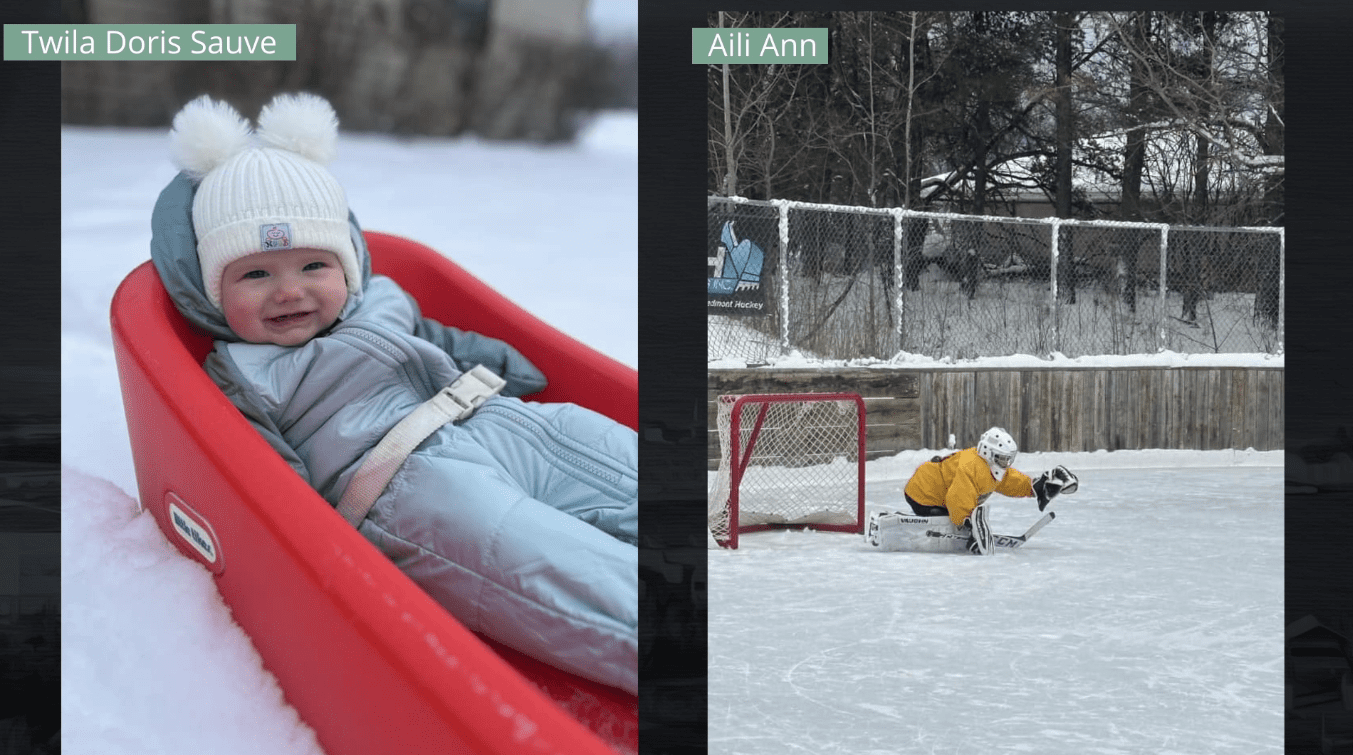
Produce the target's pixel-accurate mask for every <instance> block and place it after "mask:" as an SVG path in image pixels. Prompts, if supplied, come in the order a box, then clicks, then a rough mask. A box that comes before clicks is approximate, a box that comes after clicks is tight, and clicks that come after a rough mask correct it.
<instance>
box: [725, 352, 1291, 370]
mask: <svg viewBox="0 0 1353 755" xmlns="http://www.w3.org/2000/svg"><path fill="white" fill-rule="evenodd" d="M760 364H765V365H766V366H768V367H773V368H805V367H806V368H817V369H830V368H833V367H875V368H879V369H887V368H894V369H895V368H911V369H957V370H971V369H990V368H997V369H1019V370H1027V369H1038V368H1047V369H1068V368H1073V367H1098V368H1113V367H1123V368H1131V367H1255V368H1258V367H1267V368H1276V369H1282V368H1283V366H1284V364H1283V355H1282V354H1226V353H1223V354H1184V353H1179V352H1174V351H1162V352H1158V353H1155V354H1130V355H1113V354H1106V355H1102V356H1079V357H1068V356H1065V355H1063V354H1053V355H1052V356H1051V357H1050V358H1047V359H1044V358H1042V357H1037V356H1033V355H1030V354H1012V355H1010V356H1003V357H979V358H976V359H952V358H942V359H935V358H933V357H928V356H923V355H920V354H909V353H907V352H905V351H904V352H900V353H898V354H896V355H894V356H893V357H892V358H891V359H851V360H840V359H837V360H831V359H821V358H817V357H813V356H809V355H805V354H803V353H802V352H800V351H798V350H790V352H789V353H788V354H786V355H784V356H780V357H775V356H771V357H768V358H766V359H765V360H764V362H758V365H760ZM747 366H748V365H747V362H745V361H742V360H738V359H712V360H710V362H709V368H710V369H711V370H731V369H743V368H745V367H747Z"/></svg>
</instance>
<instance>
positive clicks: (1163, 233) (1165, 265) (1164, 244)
mask: <svg viewBox="0 0 1353 755" xmlns="http://www.w3.org/2000/svg"><path fill="white" fill-rule="evenodd" d="M1169 248H1170V226H1168V225H1161V227H1160V325H1159V327H1157V328H1156V332H1157V333H1158V334H1159V338H1160V343H1159V345H1158V346H1157V347H1156V351H1158V352H1160V351H1165V318H1166V317H1169V316H1170V314H1169V311H1168V310H1167V309H1166V303H1165V291H1166V289H1167V287H1168V282H1167V281H1166V278H1167V277H1168V275H1169V271H1170V267H1169V264H1170V260H1169V251H1168V250H1169Z"/></svg>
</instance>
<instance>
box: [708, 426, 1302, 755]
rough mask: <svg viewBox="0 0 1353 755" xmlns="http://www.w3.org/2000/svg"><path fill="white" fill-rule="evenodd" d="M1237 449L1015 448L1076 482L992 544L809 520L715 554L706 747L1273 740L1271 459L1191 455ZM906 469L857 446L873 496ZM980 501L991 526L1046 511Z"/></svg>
mask: <svg viewBox="0 0 1353 755" xmlns="http://www.w3.org/2000/svg"><path fill="white" fill-rule="evenodd" d="M1159 453H1162V452H1158V454H1159ZM1244 456H1245V453H1244V452H1237V453H1236V454H1235V455H1233V456H1230V457H1228V456H1209V455H1207V454H1202V453H1198V452H1192V453H1191V452H1179V454H1178V456H1177V457H1176V458H1177V459H1178V463H1176V464H1173V465H1172V466H1162V467H1145V466H1140V467H1139V466H1133V465H1132V464H1131V463H1130V462H1131V461H1132V460H1133V459H1134V458H1138V459H1141V458H1150V457H1134V456H1132V455H1131V454H1130V453H1129V454H1127V455H1125V456H1119V455H1118V454H1103V453H1099V454H1057V455H1055V458H1053V455H1050V454H1049V455H1038V454H1026V455H1023V456H1021V457H1020V461H1021V464H1020V466H1021V467H1022V468H1024V469H1026V470H1033V471H1039V470H1041V469H1043V468H1045V467H1048V466H1052V465H1054V464H1066V465H1067V466H1068V467H1069V468H1070V469H1071V470H1072V471H1074V472H1076V473H1077V475H1078V476H1079V477H1080V480H1081V486H1080V491H1079V492H1078V493H1076V494H1075V495H1074V496H1068V497H1066V498H1062V499H1059V500H1057V501H1055V502H1054V503H1053V505H1052V507H1051V508H1052V509H1053V510H1055V511H1056V512H1057V519H1056V521H1054V522H1053V523H1052V524H1050V525H1049V526H1048V527H1046V528H1045V529H1043V530H1042V531H1041V532H1040V533H1038V534H1037V535H1036V536H1035V537H1034V538H1033V539H1032V540H1030V541H1029V543H1028V544H1026V545H1025V546H1024V547H1023V548H1020V549H1017V550H1009V551H1007V550H1001V551H999V552H997V553H996V554H994V555H992V556H989V557H985V558H982V557H975V556H969V555H966V554H963V555H950V554H930V553H900V552H894V553H884V552H878V551H874V550H872V549H870V548H868V547H867V546H865V545H864V542H863V539H862V538H861V537H860V536H858V535H845V534H833V533H815V532H801V531H781V532H771V533H753V534H747V535H743V536H742V537H741V538H740V542H741V545H740V547H739V549H738V550H736V551H719V550H711V551H710V553H709V693H708V694H709V698H708V699H709V752H711V753H720V754H725V755H733V754H737V755H760V754H762V753H765V754H766V755H771V754H772V753H773V754H775V755H782V754H784V753H812V754H813V755H833V754H836V753H840V754H841V755H847V754H848V755H881V754H882V753H995V752H1029V753H1040V754H1042V755H1056V754H1057V753H1067V754H1071V753H1075V754H1076V755H1080V754H1082V753H1105V754H1109V755H1117V754H1119V753H1121V754H1123V755H1137V754H1138V753H1154V754H1157V755H1160V754H1165V753H1180V754H1182V753H1188V754H1189V755H1204V754H1208V753H1218V754H1220V753H1237V754H1242V753H1243V754H1245V755H1252V754H1253V753H1266V752H1271V753H1276V752H1281V751H1282V747H1283V712H1282V711H1283V641H1284V640H1283V637H1284V635H1283V632H1284V624H1283V621H1284V618H1283V506H1282V500H1283V499H1282V492H1283V488H1282V473H1281V463H1282V462H1281V457H1280V455H1279V454H1278V453H1275V452H1269V453H1265V454H1254V452H1250V457H1249V458H1257V459H1259V460H1260V463H1261V464H1266V465H1269V466H1255V465H1245V466H1234V465H1230V464H1229V462H1224V463H1227V464H1228V465H1227V466H1217V467H1202V466H1192V465H1195V464H1205V463H1215V462H1209V459H1213V460H1217V459H1230V458H1243V457H1244ZM1040 457H1041V458H1040ZM1115 457H1117V458H1115ZM1164 458H1167V459H1168V458H1169V457H1168V455H1166V456H1165V457H1164ZM1125 459H1126V460H1127V461H1128V462H1129V463H1128V464H1124V463H1123V461H1124V460H1125ZM911 467H914V465H906V464H897V463H893V464H891V466H888V467H887V468H886V469H885V468H884V465H883V464H881V463H879V462H871V465H870V471H869V474H868V482H867V493H866V494H867V501H868V505H869V506H870V507H874V506H882V505H885V504H888V505H892V504H895V503H896V502H899V501H901V497H902V488H903V486H904V485H905V482H906V478H907V476H908V474H909V471H910V468H911ZM1096 467H1101V468H1096ZM988 505H992V506H993V508H992V511H991V514H990V517H991V524H992V528H993V530H994V531H995V532H997V533H1000V534H1020V533H1022V532H1023V531H1024V529H1025V528H1027V527H1028V526H1029V525H1030V524H1032V523H1033V522H1034V521H1035V520H1036V519H1037V518H1038V516H1039V514H1038V507H1037V505H1036V504H1035V503H1034V501H1033V499H1008V498H1003V497H1001V496H999V495H998V496H993V497H992V499H991V500H990V501H989V502H988Z"/></svg>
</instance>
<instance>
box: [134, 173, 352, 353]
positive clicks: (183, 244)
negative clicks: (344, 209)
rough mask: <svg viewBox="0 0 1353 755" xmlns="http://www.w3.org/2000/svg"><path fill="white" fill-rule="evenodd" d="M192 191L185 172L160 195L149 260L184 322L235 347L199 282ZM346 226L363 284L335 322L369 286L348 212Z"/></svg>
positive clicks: (232, 336) (232, 335) (220, 314)
mask: <svg viewBox="0 0 1353 755" xmlns="http://www.w3.org/2000/svg"><path fill="white" fill-rule="evenodd" d="M196 192H197V188H196V186H195V184H194V182H193V181H192V179H191V178H189V176H188V174H186V173H179V174H178V175H177V176H175V177H174V180H172V181H170V182H169V185H168V186H166V187H165V188H164V190H163V191H161V192H160V197H159V199H158V200H156V202H155V209H154V211H153V212H152V213H151V216H150V230H151V237H150V259H151V261H152V262H153V263H154V264H155V269H156V270H157V271H158V272H159V274H160V281H161V282H162V283H163V284H164V287H165V290H167V291H168V292H169V298H171V299H173V301H174V306H175V307H176V308H178V311H179V312H180V313H181V314H182V315H183V316H184V317H185V318H186V319H187V320H188V322H190V323H192V324H193V325H194V326H196V327H198V328H200V329H201V330H203V331H205V332H206V333H208V334H209V335H211V337H212V338H215V339H218V340H222V341H230V342H237V341H240V340H241V339H240V337H239V336H238V335H236V334H235V332H234V331H233V330H231V329H230V326H229V325H228V324H227V323H226V318H225V314H224V313H223V312H222V311H221V310H219V309H217V308H216V307H215V306H214V305H213V304H212V303H211V300H210V299H209V298H208V296H207V289H206V286H205V285H204V284H203V281H202V268H201V265H200V263H199V261H198V258H197V234H196V233H195V231H194V229H193V196H194V195H195V194H196ZM348 225H349V229H350V231H351V234H352V243H353V246H354V247H355V248H356V250H357V262H358V265H359V266H360V268H361V277H362V280H361V283H360V285H359V286H357V287H356V288H357V289H358V291H357V292H356V293H350V294H349V295H348V300H347V302H345V303H344V305H343V309H342V310H341V311H340V312H339V315H338V319H339V320H343V319H345V318H347V317H348V316H349V315H350V314H352V312H353V310H355V309H356V308H357V307H358V306H359V305H360V304H361V302H362V299H363V297H364V295H365V293H366V288H367V284H368V283H370V281H371V256H370V255H369V254H368V253H367V249H366V241H365V239H364V238H363V237H362V229H361V226H360V225H358V223H357V218H356V216H355V215H353V214H352V213H351V212H349V213H348ZM350 288H351V287H350Z"/></svg>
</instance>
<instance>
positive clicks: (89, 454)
mask: <svg viewBox="0 0 1353 755" xmlns="http://www.w3.org/2000/svg"><path fill="white" fill-rule="evenodd" d="M637 133H638V121H637V116H636V115H635V114H634V113H633V112H625V113H609V114H605V115H604V116H602V117H600V118H599V119H598V120H597V121H596V122H595V123H594V124H593V125H592V126H591V127H590V128H589V129H588V130H587V131H586V132H585V133H584V134H583V136H582V138H581V139H580V141H579V143H578V144H576V145H571V146H558V147H549V148H544V147H539V146H520V145H512V144H502V143H482V142H478V141H475V140H456V141H452V140H433V139H395V138H390V137H383V136H375V135H356V134H344V135H343V136H342V138H341V139H340V142H339V152H338V157H337V159H336V160H335V162H334V164H333V166H332V168H333V170H334V172H335V174H336V175H337V176H338V178H339V180H340V181H342V182H343V183H344V185H345V188H346V189H347V191H348V195H349V201H350V203H351V205H352V207H353V209H354V211H355V212H356V213H357V216H358V218H359V219H360V220H361V222H362V224H363V226H364V227H365V228H368V229H371V230H382V231H388V232H392V233H397V234H400V235H403V236H408V237H410V238H413V239H415V240H418V241H421V242H423V243H425V244H428V245H430V246H432V247H433V248H436V249H438V250H439V251H442V252H443V253H445V254H447V255H448V256H450V257H452V258H453V259H455V260H456V261H457V262H458V263H459V264H461V265H462V266H464V267H466V268H467V269H469V270H470V271H471V272H472V273H474V274H476V275H477V276H479V277H480V278H481V279H483V280H485V281H487V282H488V283H489V284H490V285H492V286H493V287H495V288H497V289H498V290H499V291H501V292H502V293H504V294H505V295H506V296H508V297H509V298H511V299H513V300H514V301H516V302H518V303H519V304H521V305H522V306H524V307H526V308H527V309H528V310H530V311H531V312H533V313H534V314H536V315H537V316H539V317H541V318H542V319H544V320H545V321H547V322H550V323H552V324H554V325H556V326H557V327H559V328H561V329H562V330H564V331H565V332H567V333H569V334H570V335H573V336H575V337H577V338H578V339H580V340H582V341H583V342H585V343H588V344H590V345H591V346H593V347H595V348H597V349H599V350H600V351H602V352H604V353H606V354H609V355H611V356H612V357H615V358H616V359H618V360H620V361H622V362H624V363H626V364H629V365H631V366H635V365H637V360H638V340H637V319H638V318H637V310H638V303H637V291H636V287H635V285H634V280H635V276H636V271H637V254H636V249H637V248H638V244H637V240H638V225H637V219H636V212H635V204H636V196H637V170H636V164H637V158H638V150H637V144H638V141H637ZM61 147H62V196H61V210H62V253H61V255H62V259H61V262H62V282H61V315H62V325H61V336H62V337H61V388H62V391H61V393H62V404H61V415H62V427H61V430H62V491H61V492H62V531H61V546H62V548H61V550H62V565H61V575H62V588H61V589H62V732H61V738H62V747H63V750H64V751H65V752H67V753H71V754H78V755H83V754H85V753H98V755H157V754H159V753H164V754H165V755H170V754H172V755H179V754H180V753H184V752H193V753H202V754H203V755H210V754H211V753H221V754H222V755H225V754H227V753H232V754H233V753H241V752H250V753H256V755H292V754H300V753H304V754H306V755H311V754H314V753H320V752H321V750H320V748H319V746H318V744H317V743H316V740H315V736H314V733H313V732H312V731H311V730H310V729H309V727H307V726H306V725H305V724H304V723H303V722H302V721H300V720H299V718H298V716H297V714H296V712H295V711H294V709H292V708H291V707H290V706H288V705H287V704H286V702H285V701H284V700H283V698H282V693H281V690H280V689H279V688H278V686H277V683H276V681H275V679H274V678H273V677H272V676H271V675H270V674H269V673H268V672H267V671H266V670H265V669H264V668H263V667H262V665H261V661H260V659H259V657H258V655H257V653H256V652H255V651H254V648H253V645H252V644H251V643H250V641H249V639H248V637H247V636H246V635H245V634H244V633H243V632H242V631H241V630H240V628H239V627H238V626H237V625H236V624H235V623H234V622H233V621H232V620H231V617H230V611H229V609H228V607H226V606H225V605H224V603H222V601H221V598H220V596H219V594H218V593H217V591H216V589H215V586H214V583H213V582H212V580H211V578H210V575H209V573H208V572H207V571H206V570H205V569H203V568H202V567H201V566H199V565H198V564H197V563H196V562H193V561H191V560H189V559H187V558H185V557H183V556H181V555H180V554H179V553H178V552H177V551H176V550H175V549H174V548H173V547H172V546H171V545H170V544H169V543H168V542H167V541H166V540H165V538H164V536H163V535H162V534H161V533H160V531H159V530H158V529H157V528H156V526H155V523H154V521H153V520H152V519H151V517H150V516H149V515H148V514H140V513H138V509H137V503H136V500H135V495H136V479H135V472H134V469H133V466H132V460H131V449H130V446H129V443H128V440H127V431H126V424H125V421H124V418H123V411H122V399H121V395H120V392H119V391H120V389H119V385H118V378H117V372H116V366H115V363H114V359H113V351H112V342H111V336H110V332H109V324H108V307H109V303H110V301H111V299H112V295H113V291H114V289H115V288H116V286H117V284H118V283H119V282H121V280H122V279H123V277H125V276H126V274H127V273H128V272H130V271H131V270H132V268H134V267H136V266H137V265H138V264H140V263H141V262H144V261H145V260H147V259H149V252H148V249H149V242H150V212H151V208H152V207H153V205H154V202H155V198H156V196H157V195H158V194H159V192H160V190H161V189H162V188H163V187H164V185H165V184H167V183H168V182H169V180H170V179H171V178H172V177H173V175H174V169H173V168H172V167H171V165H170V164H169V159H168V156H167V155H168V153H167V142H166V139H165V133H164V132H162V131H145V130H109V129H90V128H65V129H63V130H62V139H61ZM392 176H393V177H397V178H392Z"/></svg>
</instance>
